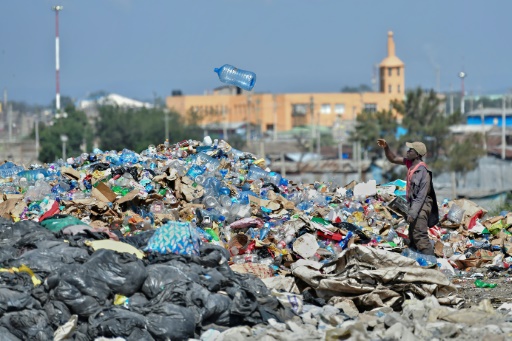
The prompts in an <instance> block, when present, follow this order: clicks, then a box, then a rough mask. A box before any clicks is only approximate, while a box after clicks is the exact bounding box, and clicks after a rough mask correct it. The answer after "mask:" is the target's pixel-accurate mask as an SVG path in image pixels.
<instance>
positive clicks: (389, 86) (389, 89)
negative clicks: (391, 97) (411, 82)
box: [388, 84, 391, 93]
mask: <svg viewBox="0 0 512 341" xmlns="http://www.w3.org/2000/svg"><path fill="white" fill-rule="evenodd" d="M388 92H389V93H391V84H390V85H388Z"/></svg>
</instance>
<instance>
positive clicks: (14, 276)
mask: <svg viewBox="0 0 512 341" xmlns="http://www.w3.org/2000/svg"><path fill="white" fill-rule="evenodd" d="M0 285H5V286H7V287H10V288H12V287H17V288H20V287H21V288H26V290H31V289H32V288H33V286H34V284H33V283H32V278H31V277H30V275H29V274H28V273H26V272H15V273H10V272H0Z"/></svg>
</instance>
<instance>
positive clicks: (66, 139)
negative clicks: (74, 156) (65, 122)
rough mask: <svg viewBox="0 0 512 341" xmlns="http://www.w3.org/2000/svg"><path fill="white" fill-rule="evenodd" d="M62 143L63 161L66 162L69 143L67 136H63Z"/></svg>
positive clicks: (61, 137) (61, 136)
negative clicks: (67, 143)
mask: <svg viewBox="0 0 512 341" xmlns="http://www.w3.org/2000/svg"><path fill="white" fill-rule="evenodd" d="M60 141H61V142H62V160H64V162H66V142H68V136H67V135H65V134H61V135H60Z"/></svg>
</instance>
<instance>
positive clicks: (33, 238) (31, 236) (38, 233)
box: [13, 223, 57, 249]
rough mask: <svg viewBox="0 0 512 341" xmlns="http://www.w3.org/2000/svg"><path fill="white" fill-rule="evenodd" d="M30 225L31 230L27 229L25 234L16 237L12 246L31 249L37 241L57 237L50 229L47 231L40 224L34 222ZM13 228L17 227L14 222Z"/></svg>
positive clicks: (55, 238)
mask: <svg viewBox="0 0 512 341" xmlns="http://www.w3.org/2000/svg"><path fill="white" fill-rule="evenodd" d="M31 226H32V227H33V229H32V230H30V231H27V232H25V234H23V235H21V236H20V238H19V239H16V242H15V243H14V240H13V246H14V247H15V248H17V249H33V248H35V247H36V246H35V245H36V243H37V242H39V241H47V240H57V237H55V235H54V234H53V233H52V232H51V231H48V230H47V229H45V228H43V227H42V226H41V225H39V224H36V223H34V225H31ZM14 228H15V229H16V228H17V224H14ZM15 231H16V230H15ZM16 232H17V231H16Z"/></svg>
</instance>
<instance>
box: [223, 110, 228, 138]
mask: <svg viewBox="0 0 512 341" xmlns="http://www.w3.org/2000/svg"><path fill="white" fill-rule="evenodd" d="M222 121H223V122H224V124H223V125H222V139H223V140H224V141H227V140H228V121H227V117H226V106H225V105H224V104H223V105H222Z"/></svg>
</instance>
